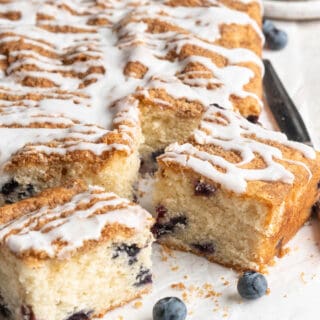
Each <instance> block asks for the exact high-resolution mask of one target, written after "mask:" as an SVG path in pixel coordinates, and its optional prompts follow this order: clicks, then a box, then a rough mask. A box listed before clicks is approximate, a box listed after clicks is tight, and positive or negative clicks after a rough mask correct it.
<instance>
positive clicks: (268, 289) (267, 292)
mask: <svg viewBox="0 0 320 320" xmlns="http://www.w3.org/2000/svg"><path fill="white" fill-rule="evenodd" d="M270 292H271V290H270V288H267V291H266V295H267V296H268V295H269V294H270Z"/></svg>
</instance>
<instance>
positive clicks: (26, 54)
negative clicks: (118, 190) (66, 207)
mask: <svg viewBox="0 0 320 320" xmlns="http://www.w3.org/2000/svg"><path fill="white" fill-rule="evenodd" d="M243 2H244V3H247V0H243ZM165 3H166V1H162V0H161V1H156V0H152V1H147V0H142V1H140V2H139V6H137V5H136V1H130V0H127V1H116V0H109V1H102V2H100V1H94V0H57V1H47V0H42V1H40V0H39V1H37V0H33V1H27V0H23V1H11V2H10V3H9V4H3V5H0V12H1V13H6V12H11V11H18V12H20V13H21V19H20V20H17V21H15V20H12V21H11V20H10V21H9V22H8V21H7V19H0V25H1V26H2V28H1V30H0V45H1V46H2V47H6V46H8V45H10V44H12V43H18V42H19V46H14V47H13V48H11V47H10V50H8V51H7V52H6V53H5V55H1V57H0V58H1V59H2V58H3V59H4V60H6V61H9V62H10V63H9V65H8V66H7V67H5V69H4V70H2V72H1V73H0V126H1V128H0V131H3V135H2V141H1V146H2V147H1V149H0V169H1V170H3V168H4V166H5V164H6V163H8V162H9V161H10V158H11V156H12V155H13V154H15V153H17V152H19V151H20V152H26V153H30V152H38V153H45V154H49V155H50V154H52V153H58V154H61V155H64V154H66V153H68V152H73V151H76V150H88V151H90V152H92V153H94V154H96V155H97V156H100V155H101V154H102V153H103V152H108V151H110V150H122V151H125V152H127V153H130V152H131V151H132V150H131V147H132V145H134V141H135V137H136V136H137V134H136V132H137V129H138V127H139V113H138V101H137V100H135V98H133V96H132V95H134V94H136V93H139V94H140V95H141V94H143V95H145V96H147V97H149V98H150V96H149V89H153V88H155V89H164V90H165V91H166V92H167V93H168V94H169V95H171V96H172V97H173V98H176V99H178V98H186V99H188V100H196V101H199V102H200V103H202V104H203V105H204V106H205V105H208V104H209V103H212V102H216V103H219V104H222V105H224V106H226V107H228V108H232V103H231V102H230V99H229V98H230V96H231V95H235V96H238V97H253V98H254V99H256V100H257V102H258V103H261V102H260V100H259V98H258V97H257V96H256V95H254V94H253V93H251V92H248V91H246V90H245V89H244V88H243V87H244V85H245V84H246V83H248V82H249V81H250V79H251V78H252V76H253V72H252V71H251V70H250V69H248V68H245V67H240V66H238V65H236V64H239V63H243V62H248V61H249V62H253V63H255V64H256V65H257V66H259V67H260V68H261V70H263V66H262V63H261V59H260V58H259V57H258V56H257V55H256V54H254V53H253V52H252V51H250V50H248V49H244V48H237V49H227V48H223V47H220V46H218V45H215V44H214V41H215V40H218V39H219V38H220V36H221V35H220V30H219V26H220V25H221V24H233V23H235V24H238V25H248V26H250V27H251V28H253V30H255V31H256V33H257V34H258V35H260V36H261V37H262V34H261V30H260V28H259V27H258V25H257V23H256V22H255V21H254V20H253V19H251V18H250V17H249V16H248V15H247V14H246V13H243V12H240V11H236V10H231V9H229V8H227V7H225V6H223V5H221V4H220V3H218V2H217V1H210V3H211V4H212V7H196V8H189V7H174V8H173V7H170V6H168V5H166V4H165ZM41 14H42V15H46V16H49V17H50V19H46V18H42V19H39V16H40V15H41ZM92 19H105V20H106V21H107V24H106V25H103V26H97V25H90V24H88V22H89V21H91V20H92ZM148 19H157V20H160V21H162V22H165V23H168V24H170V25H176V26H178V27H179V28H181V30H182V31H179V30H178V31H170V32H164V33H149V32H148V31H147V28H148V23H147V20H148ZM6 22H8V23H6ZM64 26H67V27H72V28H77V30H78V32H64V33H62V32H51V31H48V30H50V28H56V27H59V28H60V27H64ZM46 28H47V29H48V28H49V29H48V30H46ZM22 43H23V47H21V46H20V45H21V44H22ZM187 44H191V45H195V46H197V47H200V48H202V49H205V50H210V51H212V52H216V53H217V54H220V55H222V56H224V57H225V58H226V59H227V65H226V66H225V67H217V66H216V65H215V64H214V63H213V62H212V60H211V59H209V58H206V57H202V56H197V55H192V56H189V57H187V58H185V59H183V60H179V59H175V60H173V61H169V60H167V59H164V57H166V55H167V54H168V53H170V52H172V51H175V52H176V54H177V55H179V54H180V53H181V50H182V49H183V47H184V46H185V45H187ZM84 55H85V56H86V57H87V58H86V59H83V56H84ZM128 62H140V63H141V64H143V65H144V66H145V67H146V68H147V71H146V73H145V74H144V76H143V77H142V78H141V79H137V78H135V77H134V76H133V75H130V76H127V75H125V74H124V70H125V67H126V66H127V63H128ZM191 63H198V64H201V65H203V66H204V67H205V68H206V69H207V71H205V72H201V73H192V72H185V71H184V69H185V67H186V66H187V65H188V64H191ZM204 74H207V75H212V77H208V78H203V77H202V75H204ZM189 76H193V77H192V78H190V77H189ZM195 76H197V77H195ZM30 79H31V80H30ZM32 79H33V80H32ZM34 79H38V80H39V79H43V80H45V81H46V83H47V84H48V85H47V86H44V87H41V86H40V85H38V84H36V85H35V86H34V87H31V86H28V85H27V84H26V80H29V81H31V82H32V81H34ZM210 85H218V87H217V88H214V89H208V87H209V86H210ZM32 95H41V99H40V101H36V99H34V98H32V97H31V96H32ZM2 96H4V98H1V97H2ZM6 96H10V97H9V98H6ZM13 97H14V99H13ZM17 97H21V98H17ZM154 102H156V103H161V104H162V105H168V102H167V101H163V100H161V99H157V98H156V99H155V100H154ZM115 104H116V106H115ZM48 123H49V124H50V125H51V128H48V126H47V124H48ZM34 124H37V128H27V127H31V126H32V125H34ZM14 125H15V126H16V127H18V128H14V127H13V126H14ZM6 127H10V128H6ZM88 128H90V130H91V132H90V133H88ZM115 128H116V129H115ZM22 130H23V131H22ZM114 130H117V131H118V132H119V133H120V134H121V136H122V139H123V142H121V143H116V144H115V143H114V144H107V143H104V142H103V141H102V140H103V139H102V138H103V137H105V135H108V134H110V133H112V132H114ZM22 132H23V134H21V133H22ZM12 137H15V139H14V140H12ZM104 140H106V139H104ZM52 141H54V142H56V143H55V144H54V147H53V146H52V145H51V144H50V146H49V145H48V144H49V143H50V142H52ZM9 144H10V147H9V148H8V147H7V145H9ZM26 145H27V146H26ZM0 180H1V179H0Z"/></svg>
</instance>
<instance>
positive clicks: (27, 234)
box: [0, 186, 152, 258]
mask: <svg viewBox="0 0 320 320" xmlns="http://www.w3.org/2000/svg"><path fill="white" fill-rule="evenodd" d="M151 221H152V219H151V216H150V214H149V213H148V212H146V211H145V210H143V209H142V208H141V207H139V206H138V205H136V204H133V203H130V202H129V201H127V200H125V199H121V198H119V197H117V196H116V195H115V194H114V193H106V192H104V191H103V189H102V188H100V187H95V186H89V188H88V190H86V191H82V192H80V193H78V194H76V195H74V196H73V197H72V198H71V200H70V201H68V202H66V203H63V204H60V205H56V206H54V207H50V208H49V207H48V206H43V207H41V208H38V209H36V210H34V211H32V212H30V213H27V214H25V215H21V216H19V217H17V218H16V219H13V220H11V221H9V222H7V223H5V224H3V225H2V226H1V227H0V241H2V242H5V244H6V245H7V246H8V248H9V249H10V250H11V251H12V252H14V253H16V254H17V255H23V254H24V253H26V252H28V253H38V254H39V253H41V254H42V257H58V258H63V257H64V256H66V255H67V254H68V253H69V252H71V251H74V250H75V249H77V248H80V247H82V246H83V245H84V242H85V241H89V240H96V241H97V240H99V239H100V238H101V235H102V232H103V230H104V229H105V228H107V227H108V225H109V226H110V225H112V224H119V225H123V226H124V227H126V228H130V229H135V230H136V231H137V232H138V231H141V230H143V229H144V228H145V227H146V225H149V224H150V223H151Z"/></svg>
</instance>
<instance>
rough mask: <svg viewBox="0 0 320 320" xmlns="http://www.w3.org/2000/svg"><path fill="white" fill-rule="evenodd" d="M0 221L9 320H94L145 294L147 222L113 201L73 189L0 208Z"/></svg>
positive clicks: (96, 190)
mask: <svg viewBox="0 0 320 320" xmlns="http://www.w3.org/2000/svg"><path fill="white" fill-rule="evenodd" d="M0 219H1V228H0V247H1V250H0V255H1V263H0V282H1V288H2V289H1V292H0V297H1V308H2V309H1V310H4V309H5V310H6V312H7V313H8V314H9V315H10V317H9V318H10V319H14V320H20V319H21V318H22V317H27V316H28V315H29V314H30V315H33V317H35V318H36V319H48V320H57V319H69V317H70V319H73V318H72V316H74V315H75V314H79V316H80V315H82V316H86V317H88V318H91V317H101V316H103V314H104V313H106V312H107V311H109V310H111V309H114V308H115V307H118V306H121V305H123V304H125V303H127V302H128V301H131V300H133V299H134V298H137V297H139V296H141V295H142V294H143V293H146V292H148V291H149V290H150V289H151V281H152V275H151V245H152V242H153V236H152V233H151V232H150V228H151V226H152V224H153V219H152V217H151V215H150V214H149V213H148V212H146V211H145V210H143V209H142V208H140V207H139V206H138V205H137V204H134V203H131V202H129V201H128V200H125V199H121V198H119V197H117V196H116V195H115V194H114V193H106V192H105V191H104V189H103V188H101V187H95V186H89V187H87V186H85V185H84V183H83V182H82V181H75V182H74V183H73V184H72V185H70V186H68V187H60V188H53V189H48V190H46V191H44V192H42V193H41V194H39V195H38V196H36V197H33V198H29V199H25V200H22V201H19V202H17V203H15V204H12V205H7V206H4V207H2V208H0ZM28 319H29V318H28ZM30 319H33V318H32V317H31V318H30Z"/></svg>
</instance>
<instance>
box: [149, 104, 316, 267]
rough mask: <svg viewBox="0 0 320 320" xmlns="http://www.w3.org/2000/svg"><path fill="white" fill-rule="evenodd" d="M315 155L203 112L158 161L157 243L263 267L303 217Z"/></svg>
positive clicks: (221, 112) (212, 110) (278, 136)
mask: <svg viewBox="0 0 320 320" xmlns="http://www.w3.org/2000/svg"><path fill="white" fill-rule="evenodd" d="M319 158H320V156H319V153H318V152H315V151H314V150H313V149H312V148H311V147H308V146H306V145H303V144H301V143H297V142H293V141H288V140H287V138H286V136H285V135H284V134H282V133H280V132H274V131H269V130H266V129H264V128H262V127H261V126H260V125H258V124H253V123H251V122H249V121H247V120H246V119H245V118H243V117H242V116H241V115H240V114H237V113H235V112H232V111H230V110H225V109H223V108H221V107H216V106H210V107H208V109H207V111H206V114H205V116H204V118H203V120H202V122H201V125H200V127H199V128H198V129H197V130H195V131H194V133H193V135H192V136H191V137H190V138H189V140H188V141H186V143H184V144H178V143H175V144H173V145H171V146H169V147H168V148H167V149H166V151H165V153H164V155H161V156H160V157H158V165H159V170H158V173H157V176H156V178H157V181H156V185H155V194H154V203H155V207H156V213H155V215H156V218H157V223H156V224H155V226H154V228H153V230H154V232H155V235H156V236H157V237H158V241H159V242H160V243H163V244H165V245H169V246H171V247H174V248H177V249H180V250H185V251H191V252H193V253H196V254H198V255H203V256H205V257H206V258H208V259H209V260H211V261H216V262H219V263H221V264H225V265H227V266H233V267H235V268H239V269H255V270H259V269H261V268H263V266H264V265H266V264H267V263H268V262H270V261H271V260H272V258H273V257H274V256H275V255H277V253H279V252H280V251H281V248H282V247H283V246H284V245H285V244H286V243H287V242H288V241H289V240H290V239H291V237H292V236H293V235H294V234H295V233H296V232H297V231H298V230H299V228H300V227H301V226H302V225H303V224H304V222H305V221H306V220H307V219H308V218H309V217H310V214H311V208H312V206H313V205H314V203H315V202H316V201H317V198H318V193H319V190H318V182H319V180H320V169H319V166H318V165H317V163H318V161H319Z"/></svg>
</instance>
